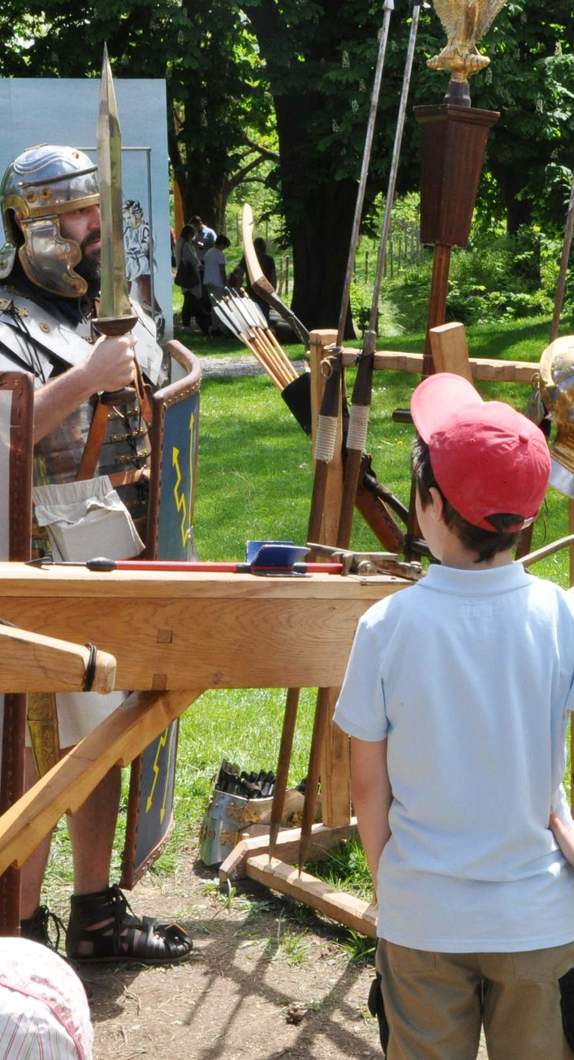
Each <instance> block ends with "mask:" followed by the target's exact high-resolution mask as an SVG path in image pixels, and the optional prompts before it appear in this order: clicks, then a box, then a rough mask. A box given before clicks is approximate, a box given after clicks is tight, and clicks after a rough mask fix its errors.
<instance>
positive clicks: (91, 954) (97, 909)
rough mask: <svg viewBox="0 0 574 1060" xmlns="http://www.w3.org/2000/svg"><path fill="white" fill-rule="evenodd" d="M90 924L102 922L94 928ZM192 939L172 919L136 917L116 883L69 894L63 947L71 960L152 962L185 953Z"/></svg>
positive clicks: (185, 954) (182, 955)
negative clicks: (81, 892) (84, 892)
mask: <svg viewBox="0 0 574 1060" xmlns="http://www.w3.org/2000/svg"><path fill="white" fill-rule="evenodd" d="M93 924H101V925H102V926H100V927H97V928H94V927H92V925H93ZM192 947H193V943H192V940H191V939H190V937H189V935H188V934H187V933H186V932H185V931H184V929H183V928H182V927H181V926H180V925H179V924H175V923H170V922H165V921H163V920H157V919H155V918H154V917H149V916H143V917H138V916H136V914H135V913H134V911H133V909H132V908H131V906H130V904H129V902H128V900H127V898H126V896H125V894H124V893H123V891H121V890H120V888H119V887H118V886H117V885H115V884H114V885H113V886H112V887H109V888H106V889H105V890H104V891H97V892H95V893H94V894H88V895H73V896H72V910H71V915H70V922H69V925H68V933H67V937H66V950H67V953H68V956H69V957H72V958H73V959H74V960H82V959H83V960H117V961H129V960H137V961H143V962H149V963H153V964H156V963H157V964H160V963H168V962H173V961H177V960H182V959H183V958H185V957H188V956H189V954H190V953H191V950H192Z"/></svg>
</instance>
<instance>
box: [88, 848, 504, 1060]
mask: <svg viewBox="0 0 574 1060" xmlns="http://www.w3.org/2000/svg"><path fill="white" fill-rule="evenodd" d="M129 898H130V901H131V903H132V905H133V906H134V909H135V910H136V911H137V912H139V913H148V914H154V915H161V916H162V917H164V916H171V917H173V918H175V919H176V920H177V921H178V922H179V923H181V924H183V926H184V927H186V928H187V929H188V930H189V931H190V932H191V934H192V936H193V939H194V956H193V958H192V959H191V960H190V961H188V962H185V963H183V964H179V965H174V966H172V967H170V968H146V967H143V966H126V965H123V966H119V967H113V966H108V965H91V966H88V965H85V966H83V967H82V968H81V970H80V974H81V976H82V979H83V981H84V984H85V986H86V990H87V992H88V996H89V999H90V1005H91V1009H92V1017H93V1021H94V1027H95V1052H94V1056H95V1060H112V1058H113V1060H135V1058H136V1057H147V1058H161V1057H166V1058H169V1060H171V1058H173V1057H177V1056H181V1057H182V1058H185V1060H219V1058H220V1057H221V1058H223V1057H225V1060H243V1058H249V1060H279V1058H280V1057H281V1058H291V1060H340V1058H341V1060H342V1058H343V1057H357V1058H358V1057H361V1058H365V1060H366V1058H372V1060H375V1058H379V1057H381V1056H382V1053H381V1049H380V1045H379V1041H378V1028H377V1025H376V1022H375V1021H374V1020H373V1019H372V1018H371V1017H370V1015H369V1013H368V1010H367V1003H366V1002H367V995H368V991H369V985H370V982H371V979H372V975H373V972H372V965H371V964H370V963H365V962H359V963H356V962H351V961H350V960H349V953H348V952H347V951H346V950H345V948H344V946H343V944H342V943H343V941H344V935H343V933H342V932H340V931H339V930H338V928H337V927H336V925H333V924H332V923H328V922H327V921H323V920H321V919H320V918H318V917H315V916H314V915H313V914H312V913H310V911H308V910H306V909H302V908H300V907H297V906H294V905H293V904H292V903H289V902H287V901H285V900H283V899H282V898H279V897H276V896H273V895H271V894H270V893H269V892H268V891H267V890H265V889H263V888H259V887H257V886H256V885H251V884H249V885H248V886H244V885H243V884H242V883H241V882H240V883H239V884H238V886H237V889H236V892H234V891H232V892H231V894H227V895H221V894H220V893H219V890H218V888H217V887H216V886H215V885H214V883H213V877H212V875H211V874H210V873H209V872H208V871H206V870H205V869H204V867H203V866H202V865H201V864H200V863H198V862H197V861H196V860H195V858H194V856H193V854H192V853H190V854H189V855H187V856H186V857H182V858H181V859H180V867H179V869H178V871H177V874H176V875H174V876H170V877H167V878H163V879H161V880H158V879H157V878H153V877H150V876H147V877H146V878H145V879H144V880H143V881H142V882H141V883H140V884H138V886H137V887H136V888H135V889H134V891H133V892H131V894H130V895H129ZM479 1058H480V1060H487V1054H486V1051H485V1050H484V1049H482V1048H481V1051H480V1053H479Z"/></svg>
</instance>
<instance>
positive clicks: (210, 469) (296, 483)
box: [51, 319, 568, 890]
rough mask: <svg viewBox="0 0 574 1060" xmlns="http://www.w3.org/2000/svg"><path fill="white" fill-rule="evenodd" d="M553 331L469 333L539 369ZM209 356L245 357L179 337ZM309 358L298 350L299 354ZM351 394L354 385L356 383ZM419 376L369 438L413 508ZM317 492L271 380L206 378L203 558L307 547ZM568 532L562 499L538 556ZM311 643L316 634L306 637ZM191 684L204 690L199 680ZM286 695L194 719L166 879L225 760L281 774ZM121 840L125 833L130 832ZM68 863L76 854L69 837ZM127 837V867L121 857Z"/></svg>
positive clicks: (202, 703)
mask: <svg viewBox="0 0 574 1060" xmlns="http://www.w3.org/2000/svg"><path fill="white" fill-rule="evenodd" d="M548 331H549V323H548V321H547V320H541V319H528V320H522V321H511V322H505V323H503V324H501V325H498V326H494V325H488V326H484V327H478V326H476V327H472V328H469V329H468V343H469V348H470V351H471V353H472V355H473V356H488V357H496V356H499V357H501V358H504V359H516V360H531V361H537V360H538V359H539V357H540V354H541V352H542V350H543V348H544V346H545V345H546V342H547V336H548ZM177 337H180V338H181V339H182V341H184V343H185V344H186V345H188V346H189V347H190V348H191V349H192V350H193V351H194V352H195V353H197V354H198V355H199V356H200V357H203V356H222V355H223V356H224V355H227V354H228V355H229V356H230V357H231V356H234V355H238V354H244V353H245V350H244V348H243V347H242V346H240V345H239V344H237V343H236V342H234V341H233V340H231V339H229V340H228V339H208V338H203V337H202V336H197V337H196V336H195V335H193V336H189V335H188V334H185V335H184V334H178V333H177V330H176V338H177ZM378 345H379V348H381V349H402V350H413V351H420V350H421V349H422V345H423V335H422V333H420V334H409V335H406V334H403V335H401V336H393V337H392V338H385V337H382V338H381V339H380V341H379V344H378ZM288 352H289V354H290V355H291V356H292V357H293V358H300V357H301V355H302V349H301V347H300V346H298V345H294V346H292V347H288ZM347 378H348V383H347V387H348V390H350V388H351V386H352V373H348V376H347ZM415 382H416V377H414V376H412V375H411V376H409V375H406V374H402V373H395V372H385V373H377V375H376V378H375V382H374V394H373V403H372V413H371V421H370V432H369V448H370V451H371V452H372V454H373V463H374V467H375V468H376V471H377V474H378V477H379V479H380V480H381V481H382V482H384V483H385V485H387V486H389V487H390V488H391V489H392V490H393V492H394V493H396V494H397V495H398V496H399V497H400V498H401V499H403V500H404V501H405V503H406V502H408V497H409V487H410V472H409V452H410V445H411V440H412V428H411V427H410V426H408V425H402V424H397V423H394V422H393V421H392V419H391V414H392V412H393V410H394V409H395V408H398V407H407V406H408V402H409V397H410V394H411V392H412V389H413V387H414V385H415ZM481 390H482V392H483V393H484V394H485V396H486V395H488V396H489V397H497V398H500V399H504V400H507V401H509V402H510V403H511V404H513V405H515V406H516V407H517V408H520V409H524V408H525V406H526V402H527V399H528V391H527V388H526V387H524V386H519V385H511V384H498V385H492V384H489V385H488V386H484V387H481ZM311 485H312V460H311V450H310V442H309V439H308V438H307V437H306V436H305V435H304V434H303V432H302V431H301V429H300V428H299V426H298V425H297V423H296V422H295V420H294V419H293V418H292V416H291V414H290V413H289V411H288V410H287V407H286V406H285V404H284V403H283V401H282V400H281V397H280V395H279V393H278V391H277V390H276V388H275V387H274V386H273V385H272V383H271V382H270V380H269V379H268V378H267V377H266V376H256V377H247V378H246V377H242V378H236V379H211V378H206V379H205V380H204V383H203V385H202V391H201V413H200V453H199V480H198V490H197V500H196V512H195V525H196V543H197V549H198V554H199V558H200V559H212V560H223V559H241V558H242V557H243V552H244V547H245V542H246V541H247V540H248V539H249V538H255V539H267V538H287V539H293V540H294V541H296V542H297V543H304V542H305V539H306V530H307V520H308V513H309V500H310V496H311ZM567 532H568V513H567V502H566V499H565V498H564V497H562V496H561V495H559V494H557V493H556V492H555V491H554V490H550V492H549V496H548V499H547V501H546V503H545V506H544V510H543V513H542V515H541V517H540V519H539V520H538V523H537V526H536V530H535V536H534V547H538V546H539V545H541V544H542V543H545V542H548V541H551V540H554V539H555V538H557V537H559V536H562V535H563V534H565V533H567ZM352 543H353V546H354V547H355V548H357V549H369V548H379V549H380V547H381V546H380V545H379V544H378V542H377V540H376V539H375V538H374V536H373V535H372V534H371V532H370V531H369V530H368V528H367V527H366V526H364V525H363V524H362V521H361V519H360V517H357V518H356V521H355V526H354V532H353V542H352ZM567 567H568V565H567V557H566V554H565V553H561V554H559V555H558V556H554V557H551V558H550V559H548V560H546V561H544V562H543V563H540V564H538V566H537V567H536V573H538V574H540V575H542V576H544V577H548V578H552V579H554V580H556V581H558V582H559V583H560V584H562V585H566V584H567V583H568V569H567ZM302 635H303V636H304V630H303V631H302ZM190 684H193V680H192V674H191V679H190ZM284 695H285V694H284V692H282V691H276V690H264V689H256V690H247V691H244V690H243V691H227V692H226V691H211V692H208V693H205V694H204V695H203V696H202V697H201V699H200V700H199V701H198V702H197V703H196V704H194V705H193V706H192V707H191V709H190V710H189V711H188V713H187V714H186V716H185V717H184V718H183V720H182V725H181V739H180V750H179V757H178V777H177V792H176V800H177V809H176V827H175V830H174V835H173V838H172V841H171V843H170V844H169V847H168V849H167V850H166V852H165V853H164V854H163V856H162V858H161V859H160V860H159V861H158V862H157V863H156V868H155V870H154V871H157V872H167V871H170V870H171V869H172V867H173V864H174V859H176V858H177V851H178V849H180V848H181V846H189V845H193V844H194V843H195V841H196V837H197V829H198V824H199V821H200V820H201V817H202V816H203V813H204V810H205V806H206V802H207V799H208V797H209V793H210V791H211V787H212V781H213V777H214V774H215V773H216V771H217V769H218V767H219V764H220V762H221V760H222V758H227V759H229V760H231V761H234V762H237V763H238V765H239V766H240V767H241V768H246V769H249V770H256V771H257V770H259V769H265V770H269V769H273V770H274V769H275V765H276V760H277V754H278V747H279V737H280V731H281V723H282V717H283V703H284ZM302 700H303V701H302V705H301V707H300V712H299V722H298V726H297V733H296V739H295V747H294V753H293V758H292V766H291V778H290V779H291V781H292V782H294V783H297V782H298V781H299V780H300V779H301V778H302V777H303V776H305V773H306V770H307V758H308V748H309V742H310V731H311V724H312V713H313V706H314V694H313V692H312V691H309V692H306V693H305V694H304V695H303V697H302ZM120 831H121V830H120ZM58 842H59V844H60V849H61V852H63V848H64V847H66V846H67V838H66V835H65V830H63V829H60V830H59V833H58ZM121 843H122V839H121V834H120V833H119V834H118V841H117V844H116V848H117V853H116V860H118V859H119V852H120V851H121ZM52 864H53V867H52V869H51V872H52V876H53V878H54V877H55V876H56V875H60V874H63V875H64V876H66V877H69V872H70V869H69V860H68V859H67V858H63V859H62V858H61V857H59V858H58V859H54V860H53V863H52ZM329 871H332V873H333V874H334V878H341V874H342V877H343V878H344V879H346V880H347V882H348V881H349V879H352V880H353V881H354V884H356V886H357V889H359V890H361V889H364V887H365V885H366V870H365V865H364V859H363V858H362V852H361V851H359V850H358V849H357V847H356V845H350V848H349V850H348V851H347V853H346V854H345V855H344V856H341V858H339V859H338V860H336V861H335V862H334V863H333V866H332V868H331V870H329Z"/></svg>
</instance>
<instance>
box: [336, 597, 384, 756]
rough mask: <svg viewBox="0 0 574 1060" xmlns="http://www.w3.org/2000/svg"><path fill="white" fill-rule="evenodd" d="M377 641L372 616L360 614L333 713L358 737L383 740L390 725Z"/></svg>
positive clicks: (344, 730)
mask: <svg viewBox="0 0 574 1060" xmlns="http://www.w3.org/2000/svg"><path fill="white" fill-rule="evenodd" d="M379 645H380V641H379V638H378V637H376V636H375V632H374V630H373V626H372V620H371V621H369V619H368V617H367V616H363V618H361V619H360V621H359V625H358V626H357V632H356V633H355V639H354V641H353V647H352V648H351V654H350V656H349V661H348V663H347V670H346V673H345V677H344V679H343V685H342V687H341V692H340V694H339V699H338V701H337V708H336V710H335V716H334V720H335V722H336V723H337V725H338V726H339V728H340V729H343V732H346V733H348V734H349V736H355V737H356V738H357V739H358V740H370V741H373V742H374V741H376V740H384V739H385V737H386V735H387V730H388V727H389V723H388V720H387V715H386V710H385V693H384V687H383V679H382V663H383V660H382V657H381V656H382V653H381V649H380V646H379Z"/></svg>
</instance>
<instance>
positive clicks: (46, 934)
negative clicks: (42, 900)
mask: <svg viewBox="0 0 574 1060" xmlns="http://www.w3.org/2000/svg"><path fill="white" fill-rule="evenodd" d="M51 928H52V929H53V930H54V932H55V935H56V939H55V941H53V939H52V938H51V937H50V929H51ZM65 931H66V926H65V924H64V921H63V920H61V919H60V917H59V916H57V915H56V913H53V912H52V910H51V909H48V906H47V905H39V906H38V908H37V909H35V910H34V912H33V913H32V916H28V917H24V919H23V920H21V921H20V935H21V937H22V938H23V939H30V940H31V941H32V942H39V943H40V944H41V945H42V946H47V947H48V949H50V950H53V951H54V953H57V952H58V949H59V947H60V938H63V937H64V934H65Z"/></svg>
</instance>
